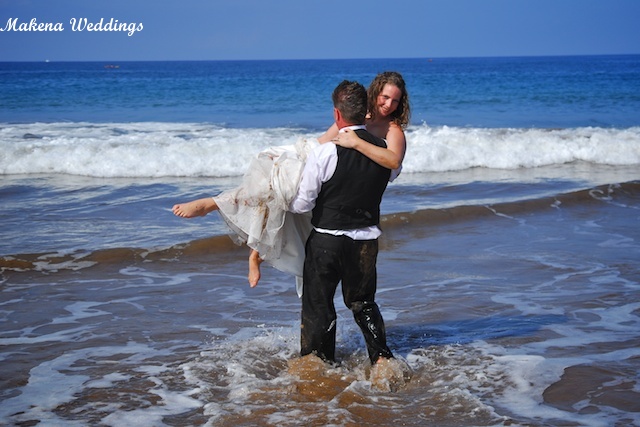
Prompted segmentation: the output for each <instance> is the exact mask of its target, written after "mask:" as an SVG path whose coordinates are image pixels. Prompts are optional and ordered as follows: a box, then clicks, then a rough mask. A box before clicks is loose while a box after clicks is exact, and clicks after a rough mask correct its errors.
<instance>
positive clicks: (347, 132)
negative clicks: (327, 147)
mask: <svg viewBox="0 0 640 427" xmlns="http://www.w3.org/2000/svg"><path fill="white" fill-rule="evenodd" d="M361 141H362V140H361V139H360V138H359V137H358V135H356V133H355V132H354V131H353V129H344V130H343V131H342V132H340V133H338V135H337V136H336V137H335V138H333V142H334V143H335V144H336V145H339V146H341V147H345V148H356V146H357V145H358V143H359V142H361Z"/></svg>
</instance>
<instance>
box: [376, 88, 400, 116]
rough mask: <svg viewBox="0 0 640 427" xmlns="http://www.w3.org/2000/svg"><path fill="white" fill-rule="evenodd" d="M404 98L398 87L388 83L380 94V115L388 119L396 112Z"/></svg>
mask: <svg viewBox="0 0 640 427" xmlns="http://www.w3.org/2000/svg"><path fill="white" fill-rule="evenodd" d="M401 98H402V91H401V90H400V89H399V88H398V86H395V85H392V84H390V83H387V84H385V85H384V87H383V88H382V91H381V92H380V93H379V94H378V113H379V114H380V116H382V117H387V116H388V115H389V114H391V113H393V112H394V111H396V109H397V108H398V105H399V104H400V99H401Z"/></svg>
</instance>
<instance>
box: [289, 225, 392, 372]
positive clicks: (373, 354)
mask: <svg viewBox="0 0 640 427" xmlns="http://www.w3.org/2000/svg"><path fill="white" fill-rule="evenodd" d="M377 257H378V241H377V240H353V239H351V238H349V237H346V236H333V235H330V234H326V233H319V232H316V231H315V230H314V231H312V232H311V235H310V236H309V239H308V240H307V243H306V248H305V262H304V273H303V293H302V324H301V328H302V329H301V334H300V344H301V351H300V353H301V355H302V356H305V355H307V354H310V353H315V354H317V355H318V356H319V357H320V358H322V359H324V360H326V361H331V362H332V361H335V347H336V319H337V317H336V310H335V307H334V304H333V298H334V296H335V293H336V289H337V287H338V283H339V282H340V281H341V280H342V297H343V300H344V303H345V305H346V306H347V307H348V308H349V309H351V311H352V312H353V316H354V319H355V321H356V323H357V324H358V326H359V327H360V330H361V331H362V333H363V335H364V339H365V342H366V344H367V352H368V353H369V359H370V360H371V363H372V364H373V363H375V362H376V361H377V360H378V358H379V357H380V356H382V357H387V358H390V357H393V355H392V354H391V351H390V350H389V348H388V347H387V344H386V341H387V338H386V332H385V328H384V321H383V319H382V315H381V314H380V310H379V308H378V305H377V304H376V303H375V294H376V286H377V274H376V260H377Z"/></svg>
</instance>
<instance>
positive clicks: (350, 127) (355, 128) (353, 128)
mask: <svg viewBox="0 0 640 427" xmlns="http://www.w3.org/2000/svg"><path fill="white" fill-rule="evenodd" d="M366 128H367V127H366V126H365V125H352V126H345V127H343V128H342V129H340V130H339V131H338V132H344V131H345V130H347V129H351V130H358V129H366Z"/></svg>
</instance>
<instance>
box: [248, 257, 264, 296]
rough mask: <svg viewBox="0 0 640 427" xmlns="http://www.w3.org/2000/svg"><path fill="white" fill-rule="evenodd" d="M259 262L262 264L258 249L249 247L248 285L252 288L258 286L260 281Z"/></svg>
mask: <svg viewBox="0 0 640 427" xmlns="http://www.w3.org/2000/svg"><path fill="white" fill-rule="evenodd" d="M260 264H262V258H260V254H259V253H258V251H256V250H253V249H251V253H250V254H249V285H250V286H251V287H252V288H255V287H256V286H258V282H259V281H260Z"/></svg>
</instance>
